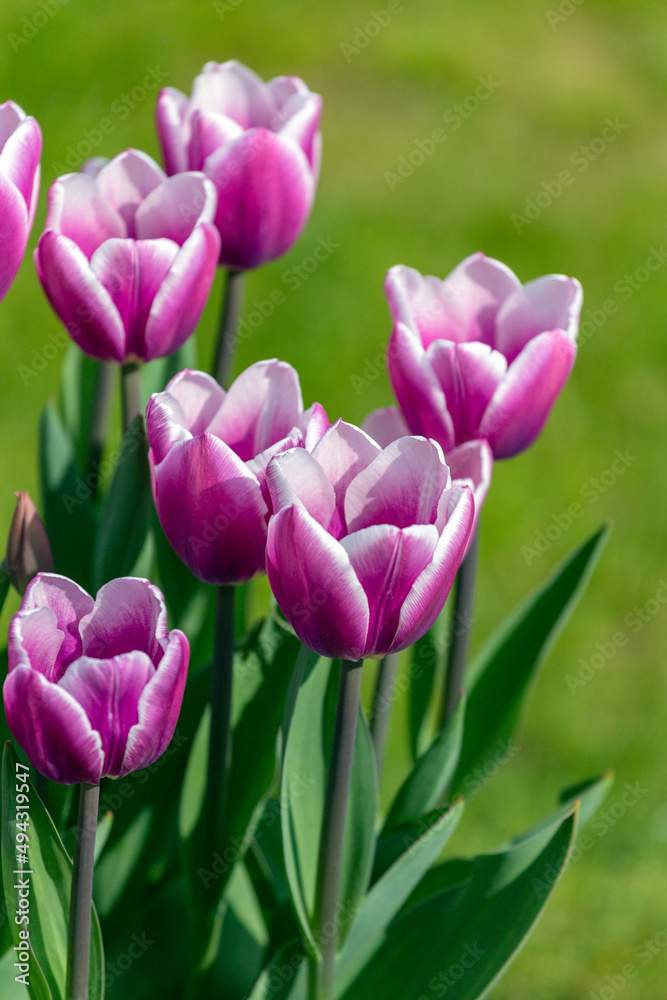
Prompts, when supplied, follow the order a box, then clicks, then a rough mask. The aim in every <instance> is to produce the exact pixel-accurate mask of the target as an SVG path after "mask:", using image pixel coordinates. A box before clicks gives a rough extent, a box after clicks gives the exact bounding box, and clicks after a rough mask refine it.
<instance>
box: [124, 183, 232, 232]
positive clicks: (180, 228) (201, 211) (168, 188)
mask: <svg viewBox="0 0 667 1000" xmlns="http://www.w3.org/2000/svg"><path fill="white" fill-rule="evenodd" d="M215 206H216V194H215V186H214V185H213V182H212V181H210V180H208V178H207V177H204V175H203V174H195V173H185V174H177V175H176V176H175V177H169V178H168V179H167V180H166V181H165V182H164V184H160V185H159V186H158V187H156V188H154V189H153V190H152V191H151V193H150V194H149V195H148V197H146V198H145V199H144V200H143V201H142V203H141V204H140V205H139V207H138V208H137V213H136V216H135V220H134V227H135V233H136V237H137V239H141V240H150V239H157V238H158V237H165V238H166V239H168V240H173V242H174V243H178V245H179V246H182V245H183V243H185V241H186V240H187V238H188V236H190V234H191V233H192V230H193V229H194V227H195V226H196V225H197V223H198V222H213V219H214V217H215Z"/></svg>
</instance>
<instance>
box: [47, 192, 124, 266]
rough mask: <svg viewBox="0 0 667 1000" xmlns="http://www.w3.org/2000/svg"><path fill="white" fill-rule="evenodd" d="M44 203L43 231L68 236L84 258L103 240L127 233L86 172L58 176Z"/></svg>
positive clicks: (92, 252) (120, 219)
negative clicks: (45, 204) (44, 222)
mask: <svg viewBox="0 0 667 1000" xmlns="http://www.w3.org/2000/svg"><path fill="white" fill-rule="evenodd" d="M48 202H49V210H48V213H47V216H46V224H45V227H44V228H45V230H49V229H55V231H56V232H57V233H60V234H61V235H62V236H68V237H69V239H71V240H73V241H74V243H76V245H77V246H78V247H79V248H80V249H81V250H82V251H83V252H84V254H85V255H86V257H87V258H88V260H90V258H91V257H92V256H93V254H94V252H95V251H96V250H97V248H98V247H99V246H100V245H101V244H102V243H104V241H105V240H110V239H114V238H116V239H124V238H125V237H126V236H127V233H128V229H127V226H126V225H125V222H124V221H123V219H122V218H121V216H120V215H119V214H118V212H117V211H116V209H115V208H114V207H113V205H111V204H110V203H109V201H108V199H107V198H106V197H105V196H104V195H103V194H102V192H101V191H100V189H99V188H98V186H97V182H96V179H95V177H93V176H91V175H89V174H83V173H80V174H65V176H64V177H59V178H58V180H56V181H55V182H54V183H53V184H52V185H51V187H50V188H49V195H48Z"/></svg>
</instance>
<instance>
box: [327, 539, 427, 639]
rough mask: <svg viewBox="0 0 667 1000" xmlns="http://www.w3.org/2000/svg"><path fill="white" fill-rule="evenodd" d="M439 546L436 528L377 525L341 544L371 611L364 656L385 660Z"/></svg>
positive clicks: (343, 540)
mask: <svg viewBox="0 0 667 1000" xmlns="http://www.w3.org/2000/svg"><path fill="white" fill-rule="evenodd" d="M437 543H438V530H437V528H436V527H435V525H433V524H418V525H412V526H410V527H405V528H399V527H396V526H394V525H388V524H382V525H374V526H372V527H367V528H363V529H362V530H361V531H355V532H354V533H353V534H351V535H347V537H346V538H343V539H342V540H341V543H340V544H341V545H342V547H343V548H344V549H345V551H346V552H347V554H348V556H349V557H350V563H351V564H352V568H353V569H354V572H355V573H356V575H357V579H358V580H359V582H360V584H361V586H362V587H363V588H364V592H365V594H366V596H367V598H368V605H369V608H370V623H369V627H368V639H367V641H366V648H365V650H364V656H384V654H385V653H386V652H387V651H388V650H389V649H390V648H391V646H392V643H393V640H394V636H395V635H396V630H397V629H398V625H399V619H400V615H401V608H402V606H403V602H404V600H405V598H406V596H407V594H408V592H409V590H410V588H411V586H412V585H413V584H414V582H415V580H416V579H417V578H418V577H419V575H420V574H421V573H422V571H423V570H424V568H425V567H426V566H428V565H429V563H430V562H431V559H432V558H433V553H434V550H435V547H436V545H437Z"/></svg>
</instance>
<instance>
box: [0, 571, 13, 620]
mask: <svg viewBox="0 0 667 1000" xmlns="http://www.w3.org/2000/svg"><path fill="white" fill-rule="evenodd" d="M10 582H11V581H10V579H9V572H8V570H7V563H6V562H5V560H4V559H3V560H2V562H1V563H0V614H1V613H2V609H3V608H4V606H5V601H6V600H7V594H8V593H9V584H10Z"/></svg>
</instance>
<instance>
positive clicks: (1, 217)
mask: <svg viewBox="0 0 667 1000" xmlns="http://www.w3.org/2000/svg"><path fill="white" fill-rule="evenodd" d="M41 155H42V133H41V130H40V127H39V125H38V124H37V122H36V121H35V119H34V118H33V117H32V116H31V115H26V113H25V111H23V109H22V108H20V107H19V106H18V104H15V103H14V101H5V103H4V104H0V247H1V248H2V252H1V253H0V301H1V300H2V299H4V297H5V295H6V294H7V291H8V289H9V286H10V285H11V283H12V281H13V280H14V278H15V277H16V272H17V271H18V269H19V267H20V264H21V261H22V260H23V255H24V253H25V248H26V244H27V242H28V236H29V235H30V230H31V228H32V223H33V219H34V218H35V209H36V208H37V199H38V197H39V176H40V169H39V158H40V156H41Z"/></svg>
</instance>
